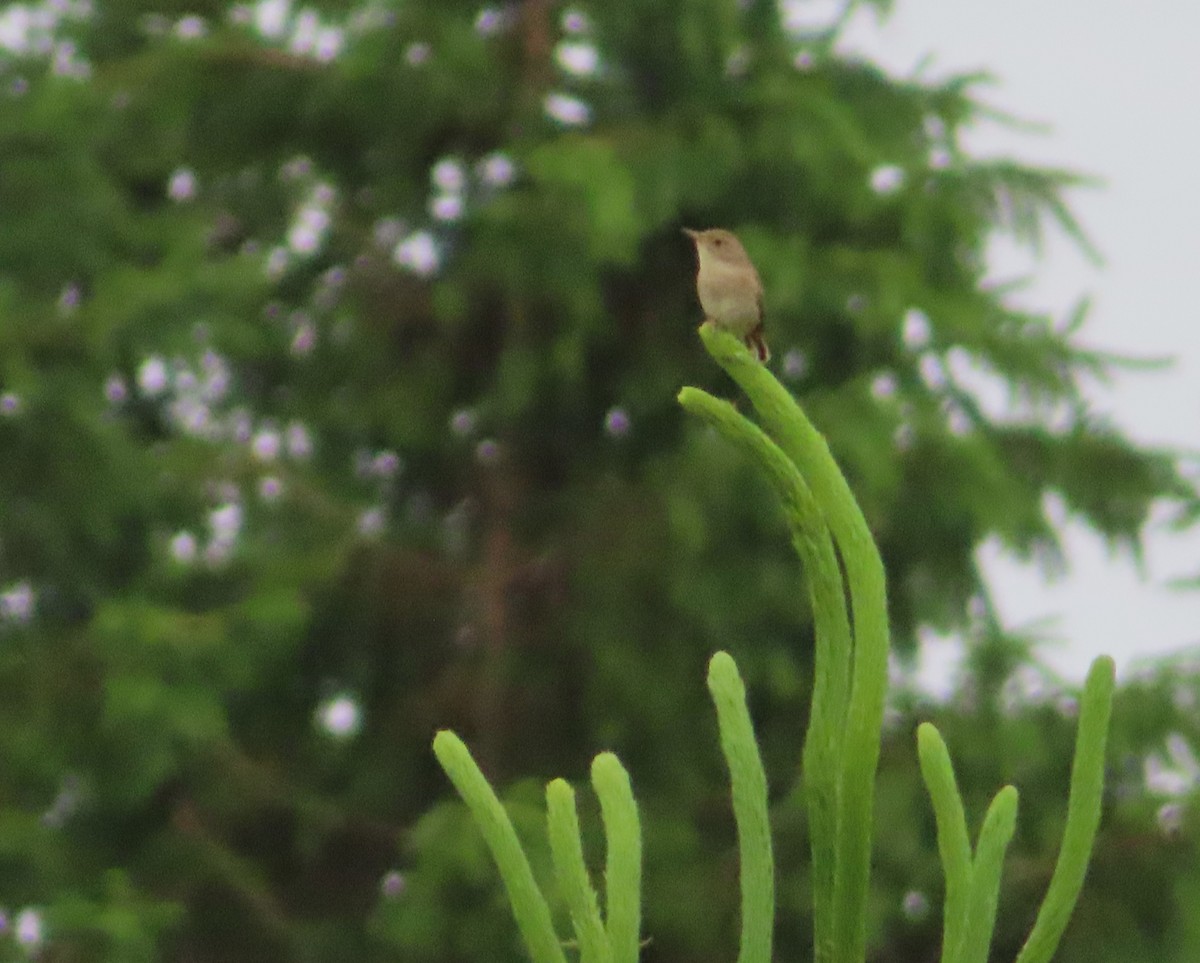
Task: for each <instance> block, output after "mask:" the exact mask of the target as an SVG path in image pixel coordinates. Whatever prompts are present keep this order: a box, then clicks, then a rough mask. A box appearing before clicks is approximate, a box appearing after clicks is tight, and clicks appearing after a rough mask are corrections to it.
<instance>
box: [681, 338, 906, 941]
mask: <svg viewBox="0 0 1200 963" xmlns="http://www.w3.org/2000/svg"><path fill="white" fill-rule="evenodd" d="M700 337H701V340H703V342H704V345H705V347H706V348H707V349H708V352H709V354H711V355H712V357H713V358H714V359H715V360H716V361H717V363H718V364H720V365H721V367H723V368H724V369H725V370H726V371H727V372H728V373H729V375H730V377H732V378H733V379H734V380H735V381H736V382H737V383H738V384H739V385H740V386H741V388H742V390H743V391H745V392H746V395H747V397H749V399H750V401H751V403H752V404H753V405H754V408H755V410H756V411H757V412H758V414H759V417H760V418H761V419H762V421H763V424H764V426H765V427H766V429H767V432H768V433H769V434H770V435H771V436H772V437H774V438H775V440H776V441H777V442H778V443H779V446H780V448H782V449H783V451H784V453H785V454H786V455H787V456H788V458H790V459H791V460H792V462H793V463H794V464H795V465H796V467H797V469H799V471H800V474H801V475H802V476H803V477H804V479H805V481H806V482H807V483H808V486H809V488H810V489H811V490H812V493H813V495H814V496H815V498H816V500H817V503H818V504H819V505H820V506H821V507H822V509H823V511H824V515H825V519H826V522H827V523H828V525H829V529H830V531H831V532H832V533H833V539H834V542H835V543H836V545H837V548H838V550H839V551H840V553H841V557H842V564H843V565H844V566H845V570H846V582H847V585H848V587H849V591H850V605H851V612H852V614H853V620H852V621H853V627H854V659H853V674H852V681H851V687H850V702H849V708H848V711H847V717H846V735H845V741H844V752H843V760H842V772H841V785H840V791H839V794H838V798H839V800H840V808H841V817H840V819H839V822H838V839H837V868H836V881H835V886H834V899H833V914H834V920H833V930H834V938H833V948H834V954H835V955H834V961H835V963H861V961H862V960H864V959H865V958H866V938H867V935H866V926H867V923H866V920H867V887H868V883H869V880H870V871H871V821H872V815H873V813H872V806H873V802H874V796H875V769H876V767H877V765H878V763H879V743H880V738H881V733H882V729H883V709H884V700H885V697H886V695H887V657H888V620H887V596H886V590H885V585H884V569H883V561H882V560H881V559H880V557H879V550H878V549H877V548H876V546H875V542H874V540H873V539H872V537H871V532H870V530H869V529H868V527H867V522H866V519H865V518H864V517H863V514H862V510H861V509H860V508H859V506H858V503H857V502H856V501H855V500H854V496H853V494H851V492H850V487H849V485H847V484H846V479H845V478H844V477H843V476H842V473H841V471H840V470H839V469H838V467H837V464H836V462H834V460H833V456H832V455H831V454H830V452H829V446H828V445H827V444H826V443H825V439H824V438H823V437H821V433H820V432H818V431H817V429H816V428H815V427H813V425H812V423H811V422H810V421H809V420H808V418H807V416H806V415H805V414H804V412H803V410H802V409H801V408H800V406H799V405H798V404H797V403H796V400H795V399H794V398H793V397H792V396H791V394H789V393H788V391H787V389H785V388H784V387H783V385H781V384H780V383H779V382H778V381H777V380H776V379H775V377H774V376H773V375H772V374H771V373H770V372H769V371H768V370H767V369H766V368H765V367H764V366H763V365H761V364H759V363H758V362H757V361H756V360H755V359H754V358H753V357H752V356H751V354H750V353H749V352H748V351H747V350H746V349H745V347H744V346H743V345H742V344H741V342H740V341H738V339H737V338H735V337H733V336H732V335H730V334H727V333H725V332H723V331H720V330H718V329H717V328H715V327H714V326H713V325H710V324H704V325H701V327H700Z"/></svg>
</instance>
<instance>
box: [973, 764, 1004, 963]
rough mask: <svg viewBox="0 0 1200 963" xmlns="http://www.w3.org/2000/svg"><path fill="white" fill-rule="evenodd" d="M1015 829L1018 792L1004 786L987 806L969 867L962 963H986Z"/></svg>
mask: <svg viewBox="0 0 1200 963" xmlns="http://www.w3.org/2000/svg"><path fill="white" fill-rule="evenodd" d="M1016 827H1017V791H1016V789H1014V788H1013V787H1012V786H1005V787H1004V788H1003V789H1001V790H1000V791H999V792H998V793H996V798H995V799H993V800H992V804H991V805H990V806H988V811H987V815H986V816H984V817H983V828H982V829H981V830H979V845H978V846H976V847H975V861H974V863H973V864H972V866H971V889H970V894H969V896H968V898H967V906H966V909H967V914H966V925H965V926H964V927H963V934H962V942H961V951H960V953H959V960H960V961H961V963H987V958H988V949H989V948H990V947H991V944H992V932H993V930H994V929H995V927H996V904H997V902H998V901H999V899H1000V874H1001V873H1002V872H1003V870H1004V854H1005V853H1006V852H1007V851H1008V844H1009V842H1010V841H1011V840H1012V836H1013V830H1014V829H1016Z"/></svg>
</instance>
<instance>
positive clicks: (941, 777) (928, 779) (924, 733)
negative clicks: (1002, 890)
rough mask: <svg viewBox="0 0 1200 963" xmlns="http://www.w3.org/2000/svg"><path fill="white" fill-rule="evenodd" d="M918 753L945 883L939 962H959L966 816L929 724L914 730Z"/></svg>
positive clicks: (967, 880)
mask: <svg viewBox="0 0 1200 963" xmlns="http://www.w3.org/2000/svg"><path fill="white" fill-rule="evenodd" d="M917 754H918V756H919V757H920V760H921V775H922V776H923V777H924V779H925V786H926V788H927V789H928V790H929V798H930V799H931V800H933V813H934V817H935V818H936V820H937V838H938V852H939V854H940V855H941V858H942V875H943V876H944V877H945V880H946V906H945V911H944V913H943V916H942V963H962V961H961V946H962V939H963V932H964V927H965V926H966V925H967V899H968V896H969V894H970V887H971V840H970V837H969V836H968V835H967V817H966V814H965V813H964V812H963V804H962V797H961V796H960V795H959V793H958V783H957V782H956V780H955V778H954V766H953V764H952V763H951V762H950V753H949V752H948V751H947V750H946V743H945V741H944V740H943V739H942V736H941V733H939V732H938V731H937V729H936V728H935V727H934V725H933V724H932V723H929V722H923V723H921V725H920V726H919V727H918V728H917Z"/></svg>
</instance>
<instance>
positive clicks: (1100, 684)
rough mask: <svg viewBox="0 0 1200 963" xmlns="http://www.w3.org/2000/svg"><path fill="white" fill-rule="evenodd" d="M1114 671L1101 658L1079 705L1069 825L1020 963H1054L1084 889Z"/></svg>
mask: <svg viewBox="0 0 1200 963" xmlns="http://www.w3.org/2000/svg"><path fill="white" fill-rule="evenodd" d="M1114 684H1115V668H1114V666H1113V660H1112V659H1110V658H1109V657H1108V656H1101V657H1100V658H1098V659H1096V660H1095V661H1094V662H1093V663H1092V667H1091V669H1089V670H1088V675H1087V681H1086V682H1085V683H1084V686H1083V699H1082V701H1081V703H1080V707H1079V734H1078V736H1077V737H1076V741H1075V760H1074V762H1073V763H1072V765H1071V794H1070V797H1069V798H1068V801H1067V825H1066V828H1065V829H1064V830H1063V841H1062V848H1061V849H1060V850H1059V853H1058V862H1057V863H1056V864H1055V866H1054V874H1053V875H1052V876H1051V877H1050V886H1049V888H1048V889H1047V891H1046V898H1045V900H1044V901H1043V902H1042V908H1041V909H1040V910H1039V911H1038V915H1037V920H1036V922H1034V924H1033V930H1032V932H1030V934H1029V939H1027V940H1026V941H1025V945H1024V946H1023V947H1022V948H1021V952H1020V954H1019V955H1018V956H1017V963H1049V961H1050V958H1051V957H1052V956H1053V955H1054V951H1055V950H1056V949H1058V941H1059V940H1060V939H1061V938H1062V934H1063V931H1064V930H1065V929H1066V928H1067V922H1068V921H1069V920H1070V918H1071V913H1072V912H1073V911H1074V909H1075V901H1076V900H1077V899H1078V898H1079V891H1080V889H1082V887H1083V878H1084V876H1085V875H1086V874H1087V864H1088V859H1089V858H1090V857H1091V853H1092V844H1093V843H1094V842H1095V840H1096V829H1097V828H1098V827H1099V825H1100V803H1101V801H1102V796H1103V793H1104V750H1105V746H1106V744H1107V742H1108V720H1109V716H1110V715H1111V713H1112V697H1113V687H1114Z"/></svg>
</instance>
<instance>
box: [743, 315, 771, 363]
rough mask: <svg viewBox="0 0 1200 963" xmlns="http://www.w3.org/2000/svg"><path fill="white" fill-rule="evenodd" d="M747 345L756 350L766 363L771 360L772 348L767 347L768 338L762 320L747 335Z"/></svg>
mask: <svg viewBox="0 0 1200 963" xmlns="http://www.w3.org/2000/svg"><path fill="white" fill-rule="evenodd" d="M746 345H747V346H748V347H750V348H752V349H753V350H754V353H755V354H756V355H758V360H759V361H761V362H762V363H763V364H766V363H767V362H768V361H770V360H771V349H770V348H768V347H767V339H766V337H765V335H764V333H763V324H762V322H761V321H760V322H759V323H758V327H756V328H755V329H754V330H753V331H751V332H750V333H749V334H748V335H746Z"/></svg>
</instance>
